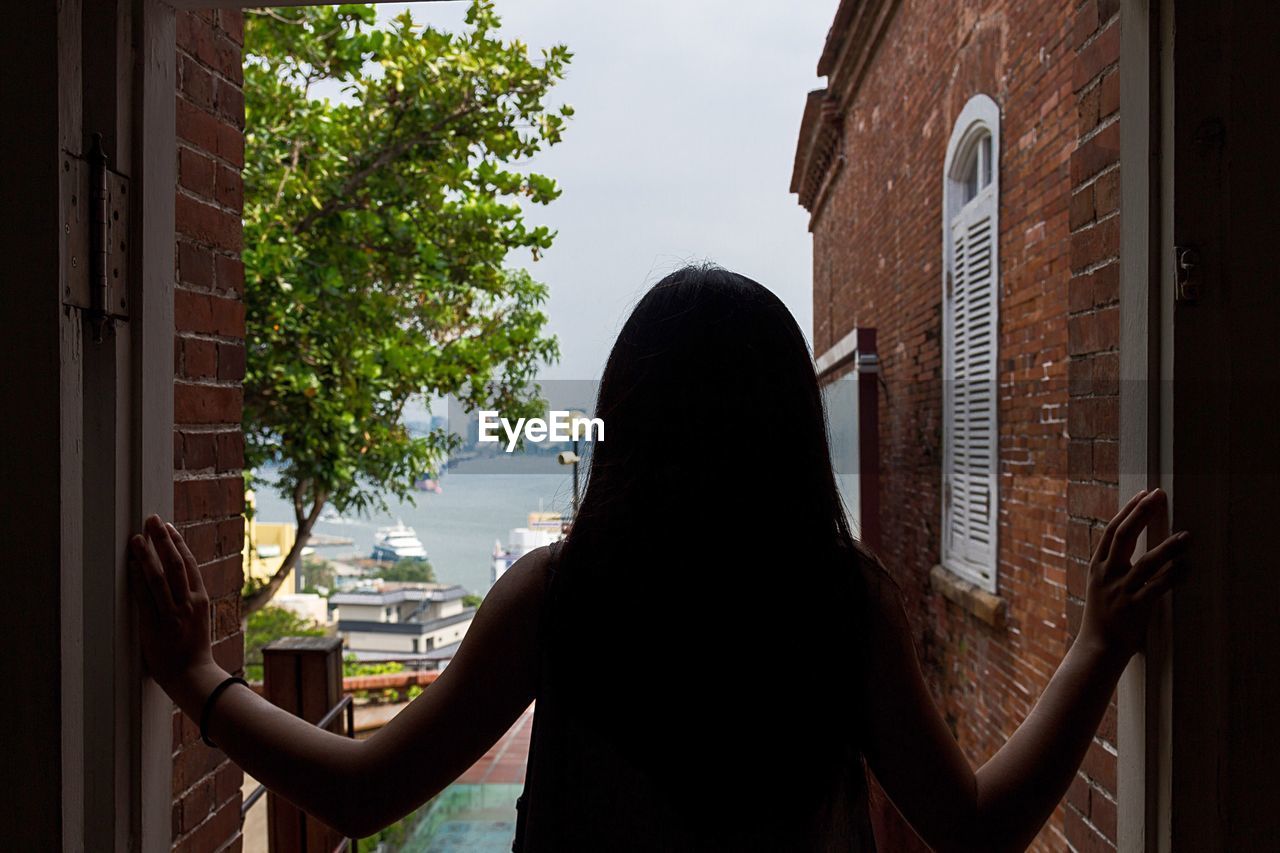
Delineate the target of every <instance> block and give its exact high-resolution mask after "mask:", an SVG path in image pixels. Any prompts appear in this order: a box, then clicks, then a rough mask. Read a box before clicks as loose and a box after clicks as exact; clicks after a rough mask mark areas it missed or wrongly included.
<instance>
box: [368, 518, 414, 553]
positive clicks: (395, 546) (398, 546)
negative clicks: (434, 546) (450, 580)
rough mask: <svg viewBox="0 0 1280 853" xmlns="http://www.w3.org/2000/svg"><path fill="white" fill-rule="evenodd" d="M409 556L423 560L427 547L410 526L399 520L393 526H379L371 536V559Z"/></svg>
mask: <svg viewBox="0 0 1280 853" xmlns="http://www.w3.org/2000/svg"><path fill="white" fill-rule="evenodd" d="M411 557H416V558H418V559H422V560H425V559H426V557H427V549H426V548H424V547H422V541H421V540H420V539H418V534H417V533H415V532H414V529H413V528H412V527H407V526H405V524H404V522H399V523H398V524H396V525H395V526H393V527H380V528H378V532H377V533H376V534H374V538H373V559H375V560H390V561H396V560H406V559H409V558H411Z"/></svg>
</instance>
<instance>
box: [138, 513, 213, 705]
mask: <svg viewBox="0 0 1280 853" xmlns="http://www.w3.org/2000/svg"><path fill="white" fill-rule="evenodd" d="M129 565H130V569H131V573H132V580H133V582H134V583H133V597H134V598H135V600H136V601H137V602H138V622H139V631H140V634H141V641H142V656H143V659H144V660H145V661H146V665H147V671H148V674H150V675H151V677H152V678H154V679H155V680H156V681H157V682H158V683H159V684H160V686H161V687H163V688H164V690H165V692H167V693H168V694H169V695H170V696H172V697H173V698H174V699H176V700H178V702H179V704H183V698H184V697H183V695H182V694H183V692H184V689H185V686H186V685H188V684H192V683H194V682H195V681H196V680H197V678H196V676H197V674H198V673H201V672H208V671H211V670H213V669H216V664H215V663H214V661H213V647H212V644H211V641H210V636H211V631H210V613H209V595H208V593H206V592H205V588H204V579H203V578H201V576H200V569H199V566H198V565H197V564H196V560H195V557H194V556H192V554H191V549H190V548H188V547H187V543H186V542H185V541H183V539H182V534H180V533H178V530H177V528H175V527H174V526H173V525H172V524H167V523H166V522H164V521H162V520H161V518H160V516H158V515H153V516H151V517H150V518H148V519H147V521H146V524H145V526H144V532H143V533H142V534H139V535H137V536H134V537H133V538H132V539H131V540H130V541H129Z"/></svg>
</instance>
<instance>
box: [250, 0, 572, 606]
mask: <svg viewBox="0 0 1280 853" xmlns="http://www.w3.org/2000/svg"><path fill="white" fill-rule="evenodd" d="M499 23H500V22H499V20H498V17H497V16H496V14H495V13H494V8H493V3H492V1H491V0H473V2H472V4H471V6H470V8H469V9H468V12H467V18H466V25H467V28H466V30H465V31H464V32H461V33H458V34H449V33H444V32H440V31H438V30H435V29H432V28H429V27H425V28H424V27H421V26H419V25H417V24H415V23H414V22H413V20H412V19H411V17H410V16H409V14H408V13H405V14H403V15H401V16H400V17H398V18H396V19H395V21H394V22H392V23H391V24H390V26H389V28H387V29H378V28H377V27H376V26H375V24H376V21H375V18H374V9H373V7H372V6H370V5H354V4H347V5H342V6H330V7H318V8H305V9H274V10H257V11H250V12H249V13H248V16H247V19H246V30H245V52H246V57H247V59H246V67H245V93H246V101H247V103H246V114H247V119H248V129H247V132H246V155H245V161H246V162H245V213H244V229H245V249H244V262H245V274H246V281H245V304H246V313H247V318H246V334H247V346H248V369H247V372H246V376H245V382H244V395H245V396H244V432H245V443H246V448H245V455H246V462H247V465H248V467H250V468H251V469H253V470H255V471H257V470H261V468H262V466H264V465H266V464H267V463H273V464H274V467H275V471H276V473H277V478H276V480H275V481H274V483H272V485H274V486H275V487H276V488H278V489H279V490H280V492H281V493H282V495H284V497H285V498H286V499H288V500H290V501H292V504H293V508H294V514H295V518H296V522H297V526H298V535H297V539H296V542H295V544H294V546H293V548H292V549H291V550H290V551H289V553H288V554H287V555H286V556H285V559H284V562H283V564H282V565H281V567H280V569H279V571H278V572H276V574H275V575H274V576H273V577H272V578H271V579H270V580H269V581H268V582H267V583H266V584H264V585H263V586H261V587H259V588H257V589H255V590H252V591H249V592H248V593H247V594H246V596H245V600H244V611H245V613H246V614H249V613H253V612H254V611H256V610H258V609H259V608H261V607H262V606H263V605H265V604H266V603H267V602H268V601H269V600H270V599H271V597H272V596H273V595H274V594H275V593H276V591H277V590H278V589H279V588H280V585H281V583H282V582H283V581H284V579H285V577H286V576H287V575H288V573H289V571H290V570H291V569H292V568H293V567H294V566H295V565H296V564H297V562H298V558H299V555H300V554H301V552H302V548H303V547H304V546H305V545H306V544H307V541H308V539H309V537H310V534H311V530H312V527H313V526H314V524H315V522H316V519H317V518H318V517H319V515H320V512H321V510H322V509H323V508H324V506H325V505H326V503H332V504H334V505H335V506H336V507H337V508H338V509H339V510H340V511H346V510H348V509H355V510H357V511H366V510H369V509H379V508H382V507H384V506H385V500H384V497H383V496H384V494H388V493H389V494H391V495H395V496H396V497H400V498H403V497H406V496H408V495H409V490H410V486H411V484H412V481H413V478H414V477H415V476H417V475H418V474H420V473H421V472H423V471H427V470H436V469H438V468H439V466H440V464H441V462H442V461H443V458H444V455H445V454H447V453H448V452H449V451H450V450H452V449H453V448H454V447H455V446H456V438H455V437H453V436H450V435H449V434H448V433H446V432H444V431H443V430H436V431H434V432H432V433H430V434H428V435H425V436H416V435H411V434H410V433H409V432H408V430H407V429H406V428H405V426H404V425H403V423H402V422H401V412H402V411H403V408H404V406H405V404H406V403H407V402H408V401H409V400H411V399H413V398H415V397H417V396H419V395H440V396H445V395H453V396H455V397H456V398H457V399H458V400H459V401H460V402H461V403H462V404H463V405H464V407H466V408H467V409H475V408H477V407H483V408H488V409H499V410H501V411H503V412H504V414H505V413H507V412H510V413H512V414H511V415H509V416H510V417H519V416H527V415H529V414H532V413H534V412H536V410H537V409H539V408H540V406H538V405H537V400H536V396H537V392H538V389H537V386H536V385H535V384H534V383H533V377H534V374H535V372H536V369H537V367H538V366H539V365H540V364H542V363H545V362H548V361H550V360H552V359H554V358H556V357H557V354H558V351H557V345H556V341H555V339H554V338H552V337H550V336H548V335H545V334H544V333H543V328H544V325H545V323H546V315H545V314H544V313H543V311H542V307H543V305H544V303H545V301H546V298H547V288H546V286H545V285H543V284H541V283H539V282H537V281H535V280H534V279H533V278H532V277H531V276H530V275H529V274H528V273H527V272H525V271H523V270H520V269H514V268H511V267H508V266H507V264H506V262H507V259H508V257H509V256H510V255H511V254H512V253H513V252H515V251H517V250H528V251H529V252H531V255H532V260H534V261H536V260H537V259H538V257H539V255H540V253H542V252H544V251H545V250H547V249H548V248H549V247H550V246H551V243H552V239H553V237H554V235H553V233H552V232H551V231H550V230H549V229H547V228H546V227H545V226H533V225H530V224H529V223H528V222H526V219H525V212H524V210H525V206H527V205H530V204H533V205H544V204H547V203H549V202H551V201H552V200H554V199H555V198H556V197H557V196H558V195H559V193H560V190H559V188H558V187H557V186H556V183H555V181H553V180H552V179H551V178H548V177H546V176H543V175H539V174H536V173H530V172H522V171H519V167H520V165H521V164H522V161H525V160H527V159H528V158H529V157H532V156H533V155H534V154H536V153H537V152H539V151H541V150H543V149H545V148H546V147H548V146H551V145H554V144H556V143H557V142H559V141H560V138H561V133H562V131H563V128H564V124H565V121H566V119H567V118H568V117H569V116H571V115H572V109H571V108H570V107H568V106H561V107H559V108H553V107H551V106H549V105H547V103H546V100H547V98H548V93H549V91H550V89H551V88H552V86H553V85H554V84H555V83H556V82H557V81H558V80H559V79H561V78H562V77H563V75H564V70H565V68H566V65H567V63H568V62H569V59H570V54H569V52H568V50H567V49H566V48H565V47H564V46H562V45H558V46H555V47H552V48H549V49H546V50H544V51H542V53H541V56H540V57H539V58H537V59H536V60H535V59H533V58H531V57H530V55H529V50H528V48H527V47H526V46H525V45H524V44H522V43H521V42H519V41H504V40H503V39H502V38H501V37H500V36H499V33H498V29H499ZM335 87H340V88H341V91H342V92H343V93H344V95H343V97H342V98H341V99H338V100H331V99H329V98H326V97H324V96H323V92H325V91H328V92H330V93H332V92H333V91H334V89H335Z"/></svg>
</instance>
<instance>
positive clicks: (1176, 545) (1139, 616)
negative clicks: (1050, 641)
mask: <svg viewBox="0 0 1280 853" xmlns="http://www.w3.org/2000/svg"><path fill="white" fill-rule="evenodd" d="M1167 513H1168V497H1167V496H1166V495H1165V493H1164V492H1163V491H1162V490H1160V489H1156V490H1154V491H1151V492H1147V491H1145V490H1144V491H1141V492H1138V494H1136V495H1134V496H1133V497H1132V498H1130V499H1129V502H1128V503H1127V504H1125V505H1124V507H1123V508H1121V510H1120V511H1119V512H1118V513H1116V516H1115V517H1114V518H1113V519H1111V521H1110V523H1109V524H1107V527H1106V529H1105V530H1104V531H1103V533H1102V539H1101V540H1100V541H1099V542H1098V547H1097V548H1096V549H1095V550H1094V553H1093V559H1092V560H1091V561H1090V563H1089V577H1088V581H1087V588H1086V593H1085V605H1084V618H1083V621H1082V622H1081V625H1080V634H1079V637H1078V640H1077V641H1084V642H1086V643H1092V644H1094V645H1095V646H1096V647H1097V648H1098V649H1099V650H1100V651H1101V652H1102V653H1103V654H1105V655H1106V656H1107V657H1109V658H1112V659H1113V660H1115V661H1116V662H1117V663H1120V664H1123V663H1126V662H1127V661H1128V660H1129V658H1130V657H1132V656H1133V654H1134V652H1136V651H1138V649H1140V648H1141V647H1142V641H1143V638H1144V637H1145V636H1146V632H1147V622H1148V621H1149V619H1150V616H1151V610H1152V606H1153V605H1154V604H1155V602H1156V601H1157V600H1159V598H1160V597H1161V596H1162V595H1164V594H1165V593H1166V592H1168V591H1169V589H1170V587H1171V586H1172V584H1173V582H1174V580H1175V569H1176V567H1177V564H1178V558H1179V557H1181V556H1182V555H1183V553H1184V552H1185V551H1186V548H1187V546H1188V545H1189V544H1190V541H1191V534H1189V533H1187V532H1185V531H1183V532H1181V533H1175V534H1173V535H1171V536H1170V537H1169V538H1167V539H1165V540H1164V541H1163V542H1161V543H1160V544H1158V545H1156V546H1155V547H1154V548H1149V549H1148V550H1147V551H1146V553H1144V554H1143V555H1142V556H1141V557H1139V558H1138V559H1137V560H1136V561H1134V560H1133V553H1134V549H1135V548H1136V546H1137V542H1138V536H1139V535H1140V534H1141V533H1142V531H1143V530H1144V529H1145V528H1146V527H1147V525H1148V523H1149V522H1151V520H1152V519H1155V518H1157V517H1161V516H1165V515H1167ZM1131 561H1132V562H1131Z"/></svg>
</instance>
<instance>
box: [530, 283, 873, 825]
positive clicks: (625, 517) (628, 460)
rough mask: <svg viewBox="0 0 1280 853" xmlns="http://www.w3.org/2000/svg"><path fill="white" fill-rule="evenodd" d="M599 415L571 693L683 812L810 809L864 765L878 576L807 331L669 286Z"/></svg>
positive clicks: (624, 343) (773, 305) (771, 300)
mask: <svg viewBox="0 0 1280 853" xmlns="http://www.w3.org/2000/svg"><path fill="white" fill-rule="evenodd" d="M594 414H595V416H596V417H599V418H603V420H604V422H605V440H604V441H603V442H599V443H597V444H596V445H595V446H594V447H593V456H592V459H591V466H590V472H589V477H588V481H587V487H586V492H585V495H584V498H583V501H582V505H581V508H580V511H579V513H578V515H577V518H576V520H575V522H574V524H573V527H572V530H571V532H570V534H569V537H568V540H567V541H566V543H565V544H564V547H563V549H562V552H561V554H560V559H559V560H558V562H557V565H556V568H555V572H556V575H555V581H554V583H553V590H554V593H553V597H552V602H553V611H552V612H553V618H552V620H551V625H552V628H553V633H552V636H553V639H552V649H553V651H554V656H553V659H554V660H555V661H556V664H557V677H558V678H560V680H561V681H562V683H563V690H564V692H565V693H566V694H568V695H572V696H573V697H574V698H575V702H574V705H575V707H576V708H577V709H578V712H579V713H581V714H582V715H583V723H584V724H586V725H591V726H594V727H595V728H597V729H598V730H599V731H601V732H603V733H605V734H606V735H607V736H608V737H609V738H610V739H611V740H612V741H613V742H614V743H615V744H617V745H618V747H619V748H620V749H621V750H622V751H623V752H624V754H627V755H629V756H631V757H632V758H633V760H634V761H635V762H636V764H637V765H638V766H641V767H644V768H646V769H647V770H648V771H649V772H651V773H653V774H655V775H656V776H657V777H659V778H660V779H663V780H664V781H665V784H666V785H667V787H668V788H669V789H670V790H671V791H672V792H673V794H675V795H676V797H677V799H679V800H681V801H684V802H687V803H689V804H691V805H692V806H693V807H697V808H701V807H705V806H706V804H707V803H708V802H709V801H711V800H715V799H716V797H717V796H720V795H723V796H724V797H726V798H732V799H734V800H735V801H736V802H740V803H741V802H742V800H741V799H740V798H741V797H743V796H748V797H749V796H751V795H752V794H753V792H754V793H759V792H760V791H761V789H762V788H764V789H765V790H768V796H769V808H771V809H775V810H777V809H779V808H781V803H782V801H783V800H786V799H787V795H794V796H793V797H792V798H793V799H795V800H796V802H797V804H801V803H802V801H803V800H804V798H805V796H806V795H807V794H806V792H808V791H810V789H811V788H812V787H813V786H819V785H822V784H823V780H824V779H826V778H827V777H828V774H829V773H831V772H836V769H837V767H838V765H840V764H841V763H842V762H847V761H849V760H850V756H851V755H852V756H853V757H854V760H856V756H857V754H858V747H857V744H856V743H853V742H852V738H853V734H852V733H853V732H854V731H856V729H857V722H858V720H857V715H858V712H859V709H860V708H861V707H862V704H863V703H862V701H861V698H862V693H863V684H864V681H863V679H862V677H861V674H862V662H863V658H864V653H865V651H866V647H867V643H868V641H869V639H868V636H867V632H866V630H865V626H866V624H867V621H866V618H865V614H866V607H865V600H866V595H865V589H864V581H865V572H866V571H867V570H868V569H871V568H873V558H872V557H870V555H869V554H868V553H867V552H866V551H864V550H862V548H861V547H860V545H859V544H858V543H857V541H856V540H855V538H854V536H853V534H852V533H851V531H850V528H849V523H848V521H847V520H846V516H845V511H844V507H843V506H842V503H841V498H840V494H839V491H838V489H837V487H836V480H835V477H834V475H833V472H832V465H831V457H830V451H829V449H828V444H827V435H826V419H825V414H824V408H823V401H822V395H821V392H820V390H819V387H818V381H817V377H816V375H815V373H814V367H813V361H812V358H811V357H810V354H809V350H808V346H807V345H806V343H805V339H804V336H803V334H802V333H801V331H800V328H799V327H798V326H797V324H796V322H795V319H794V318H793V317H792V316H791V314H790V312H789V311H788V310H787V308H786V306H785V305H784V304H783V303H782V301H781V300H779V299H778V297H777V296H775V295H774V294H773V293H771V292H770V291H769V290H767V289H766V288H764V287H762V286H761V285H759V284H757V283H756V282H754V281H751V280H750V279H748V278H745V277H744V276H741V275H738V274H736V273H732V272H728V271H726V270H723V269H719V268H716V267H712V266H697V267H686V268H684V269H681V270H679V271H678V272H675V273H672V274H671V275H669V276H667V277H666V278H664V279H663V280H662V281H660V282H659V283H658V284H657V285H655V286H653V287H652V288H651V289H650V290H649V291H648V293H646V294H645V296H644V297H643V298H642V299H641V300H640V302H639V304H638V305H637V306H636V308H635V310H634V311H633V312H632V313H631V316H630V318H629V319H628V320H627V322H626V324H625V325H624V326H623V329H622V331H621V333H620V334H619V336H618V340H617V342H616V343H615V344H614V347H613V351H612V353H611V354H610V356H609V361H608V364H607V365H606V367H605V370H604V375H603V377H602V380H601V384H600V390H599V399H598V401H597V405H596V410H595V413H594ZM709 766H714V767H715V768H716V769H715V770H714V771H713V775H714V776H715V777H716V779H717V780H719V781H717V782H716V783H715V787H716V788H717V792H715V793H713V792H711V791H709V790H708V785H707V783H706V781H705V778H704V776H705V773H706V772H707V768H708V767H709ZM762 774H763V775H764V776H765V777H766V784H765V785H763V786H762V785H761V784H760V783H761V776H762ZM772 776H777V777H782V778H778V779H776V780H769V779H768V778H767V777H772ZM768 781H776V782H777V783H778V784H780V785H781V786H783V787H782V789H780V790H781V793H782V794H783V796H782V797H781V799H780V798H779V793H780V791H779V790H771V789H770V788H771V786H770V785H768V784H767V782H768ZM739 788H741V790H739ZM699 804H700V805H699Z"/></svg>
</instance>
